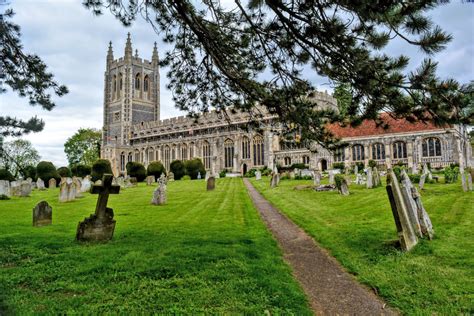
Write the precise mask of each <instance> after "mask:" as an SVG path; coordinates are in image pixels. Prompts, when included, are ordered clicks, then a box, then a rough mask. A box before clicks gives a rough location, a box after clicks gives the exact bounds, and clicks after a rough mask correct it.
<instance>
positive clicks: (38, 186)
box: [36, 178, 46, 191]
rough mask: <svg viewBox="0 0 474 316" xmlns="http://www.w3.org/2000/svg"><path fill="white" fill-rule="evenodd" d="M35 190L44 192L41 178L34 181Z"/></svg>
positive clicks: (44, 188)
mask: <svg viewBox="0 0 474 316" xmlns="http://www.w3.org/2000/svg"><path fill="white" fill-rule="evenodd" d="M36 188H37V189H38V190H40V191H43V190H46V187H45V186H44V181H43V180H42V179H41V178H38V180H36Z"/></svg>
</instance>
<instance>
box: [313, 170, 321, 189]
mask: <svg viewBox="0 0 474 316" xmlns="http://www.w3.org/2000/svg"><path fill="white" fill-rule="evenodd" d="M313 174H314V176H313V184H314V185H317V186H319V185H321V172H319V171H318V170H315V171H314V173H313Z"/></svg>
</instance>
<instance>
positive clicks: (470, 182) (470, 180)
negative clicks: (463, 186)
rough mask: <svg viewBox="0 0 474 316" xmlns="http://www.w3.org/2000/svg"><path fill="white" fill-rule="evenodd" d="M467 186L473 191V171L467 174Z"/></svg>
mask: <svg viewBox="0 0 474 316" xmlns="http://www.w3.org/2000/svg"><path fill="white" fill-rule="evenodd" d="M467 187H468V188H469V191H472V175H471V173H468V174H467Z"/></svg>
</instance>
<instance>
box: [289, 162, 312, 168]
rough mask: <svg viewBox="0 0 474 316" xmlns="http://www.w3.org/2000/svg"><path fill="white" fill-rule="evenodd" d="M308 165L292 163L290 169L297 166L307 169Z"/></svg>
mask: <svg viewBox="0 0 474 316" xmlns="http://www.w3.org/2000/svg"><path fill="white" fill-rule="evenodd" d="M307 167H308V166H307V165H305V164H304V163H294V164H292V165H291V167H290V169H291V170H293V169H295V168H297V169H306V168H307Z"/></svg>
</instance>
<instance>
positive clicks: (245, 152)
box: [242, 136, 250, 159]
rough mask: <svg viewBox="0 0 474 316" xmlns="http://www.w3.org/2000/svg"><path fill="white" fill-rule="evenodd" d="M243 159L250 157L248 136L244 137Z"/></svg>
mask: <svg viewBox="0 0 474 316" xmlns="http://www.w3.org/2000/svg"><path fill="white" fill-rule="evenodd" d="M242 159H250V139H249V138H248V137H247V136H244V137H243V138H242Z"/></svg>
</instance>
